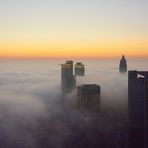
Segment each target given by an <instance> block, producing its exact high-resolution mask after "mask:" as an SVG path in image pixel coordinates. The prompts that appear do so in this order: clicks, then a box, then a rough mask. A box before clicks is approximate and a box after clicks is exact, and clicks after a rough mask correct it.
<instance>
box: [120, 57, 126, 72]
mask: <svg viewBox="0 0 148 148" xmlns="http://www.w3.org/2000/svg"><path fill="white" fill-rule="evenodd" d="M119 72H121V73H123V72H127V62H126V59H125V57H124V55H123V56H122V58H121V60H120V64H119Z"/></svg>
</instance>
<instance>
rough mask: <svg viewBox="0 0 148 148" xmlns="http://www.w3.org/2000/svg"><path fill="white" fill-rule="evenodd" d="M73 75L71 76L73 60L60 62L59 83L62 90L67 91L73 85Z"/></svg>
mask: <svg viewBox="0 0 148 148" xmlns="http://www.w3.org/2000/svg"><path fill="white" fill-rule="evenodd" d="M75 81H76V80H75V77H74V76H73V62H72V61H66V63H64V64H61V85H62V90H63V92H65V93H67V92H69V91H71V89H72V88H73V87H74V86H75Z"/></svg>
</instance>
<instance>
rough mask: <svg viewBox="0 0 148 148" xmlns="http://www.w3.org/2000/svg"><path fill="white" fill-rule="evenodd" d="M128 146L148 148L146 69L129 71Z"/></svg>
mask: <svg viewBox="0 0 148 148" xmlns="http://www.w3.org/2000/svg"><path fill="white" fill-rule="evenodd" d="M128 101H129V102H128V103H129V148H148V71H129V73H128Z"/></svg>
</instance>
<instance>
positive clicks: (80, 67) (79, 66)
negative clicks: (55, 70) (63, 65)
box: [75, 62, 85, 76]
mask: <svg viewBox="0 0 148 148" xmlns="http://www.w3.org/2000/svg"><path fill="white" fill-rule="evenodd" d="M84 73H85V67H84V65H83V64H82V63H80V62H78V63H76V65H75V75H76V76H84Z"/></svg>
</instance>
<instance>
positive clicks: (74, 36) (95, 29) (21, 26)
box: [0, 0, 148, 58]
mask: <svg viewBox="0 0 148 148" xmlns="http://www.w3.org/2000/svg"><path fill="white" fill-rule="evenodd" d="M147 8H148V1H141V0H137V1H129V0H124V1H114V0H106V1H96V0H87V1H85V3H84V1H83V0H71V1H67V0H56V1H30V0H25V1H20V0H16V1H13V2H12V1H11V0H8V1H2V2H1V1H0V12H1V13H0V20H1V23H0V58H9V57H10V58H22V57H24V58H38V57H43V58H44V57H49V58H54V57H56V58H63V57H78V58H79V57H81V58H82V57H83V58H93V57H94V58H95V57H96V58H97V57H119V56H121V55H122V54H125V55H126V56H128V57H148V29H147V28H148V19H147V18H148V17H147V14H148V9H147ZM125 10H126V11H125Z"/></svg>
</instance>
